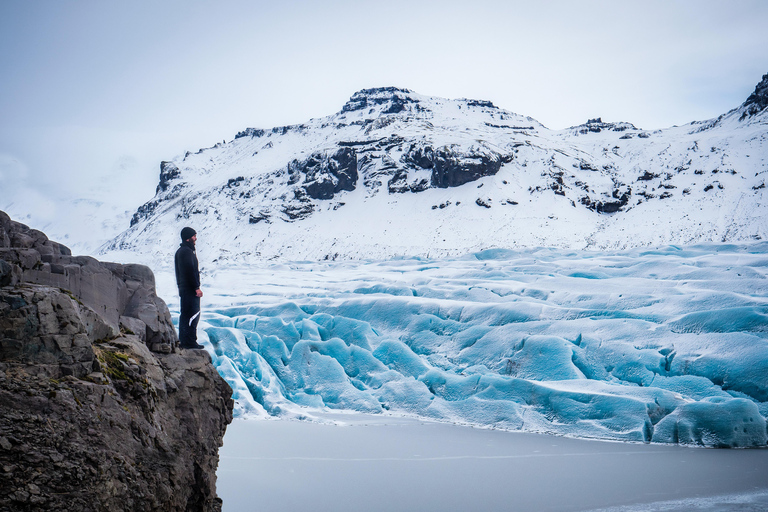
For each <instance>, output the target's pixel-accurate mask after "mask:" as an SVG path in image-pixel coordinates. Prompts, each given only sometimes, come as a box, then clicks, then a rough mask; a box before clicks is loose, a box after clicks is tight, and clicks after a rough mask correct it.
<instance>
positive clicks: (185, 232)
mask: <svg viewBox="0 0 768 512" xmlns="http://www.w3.org/2000/svg"><path fill="white" fill-rule="evenodd" d="M196 234H197V231H195V230H194V229H192V228H184V229H182V230H181V241H182V242H185V241H187V240H189V239H190V238H192V237H193V236H195V235H196Z"/></svg>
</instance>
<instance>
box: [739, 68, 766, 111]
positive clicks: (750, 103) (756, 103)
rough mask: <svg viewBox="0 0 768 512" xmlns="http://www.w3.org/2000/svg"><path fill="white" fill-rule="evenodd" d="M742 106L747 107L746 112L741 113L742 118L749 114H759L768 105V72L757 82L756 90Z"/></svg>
mask: <svg viewBox="0 0 768 512" xmlns="http://www.w3.org/2000/svg"><path fill="white" fill-rule="evenodd" d="M742 107H745V109H744V113H743V114H742V115H741V119H742V120H743V119H744V118H746V117H747V116H753V115H755V114H758V113H760V112H762V111H763V110H764V109H765V107H768V74H765V75H763V79H762V80H761V81H760V83H759V84H757V86H756V87H755V91H754V92H753V93H752V94H750V95H749V97H748V98H747V101H745V102H744V104H743V105H742Z"/></svg>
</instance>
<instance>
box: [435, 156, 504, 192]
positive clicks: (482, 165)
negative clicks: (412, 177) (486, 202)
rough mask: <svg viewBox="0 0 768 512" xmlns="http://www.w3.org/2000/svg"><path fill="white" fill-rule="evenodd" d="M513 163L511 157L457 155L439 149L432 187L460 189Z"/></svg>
mask: <svg viewBox="0 0 768 512" xmlns="http://www.w3.org/2000/svg"><path fill="white" fill-rule="evenodd" d="M511 161H512V156H511V155H499V154H498V153H490V154H488V153H480V152H476V153H456V152H454V151H452V150H451V149H450V148H446V147H443V148H438V149H437V150H435V152H434V155H433V161H432V186H433V187H437V188H448V187H459V186H461V185H463V184H465V183H469V182H471V181H475V180H478V179H480V178H482V177H484V176H493V175H494V174H496V173H497V172H499V169H501V166H502V164H504V163H507V162H511Z"/></svg>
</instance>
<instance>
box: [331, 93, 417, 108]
mask: <svg viewBox="0 0 768 512" xmlns="http://www.w3.org/2000/svg"><path fill="white" fill-rule="evenodd" d="M409 94H411V91H409V90H408V89H399V88H397V87H380V88H375V89H363V90H361V91H358V92H356V93H355V94H353V95H352V97H351V98H350V99H349V101H348V102H347V103H346V104H345V105H344V107H343V108H342V109H341V111H342V112H354V111H356V110H364V109H366V108H371V107H374V106H376V105H383V104H387V103H389V104H390V106H389V107H388V108H387V109H386V110H385V111H384V112H383V113H384V114H397V113H398V112H402V111H403V110H405V108H406V105H409V104H415V103H418V102H417V101H416V100H414V99H412V98H411V97H410V96H409Z"/></svg>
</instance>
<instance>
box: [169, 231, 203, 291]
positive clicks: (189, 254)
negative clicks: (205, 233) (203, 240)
mask: <svg viewBox="0 0 768 512" xmlns="http://www.w3.org/2000/svg"><path fill="white" fill-rule="evenodd" d="M174 263H175V264H176V284H177V285H178V286H179V291H190V290H191V291H194V290H198V289H200V270H199V269H198V268H197V255H196V254H195V244H193V243H192V242H190V241H188V240H185V241H184V242H181V246H180V247H179V249H178V250H177V251H176V256H175V257H174Z"/></svg>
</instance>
